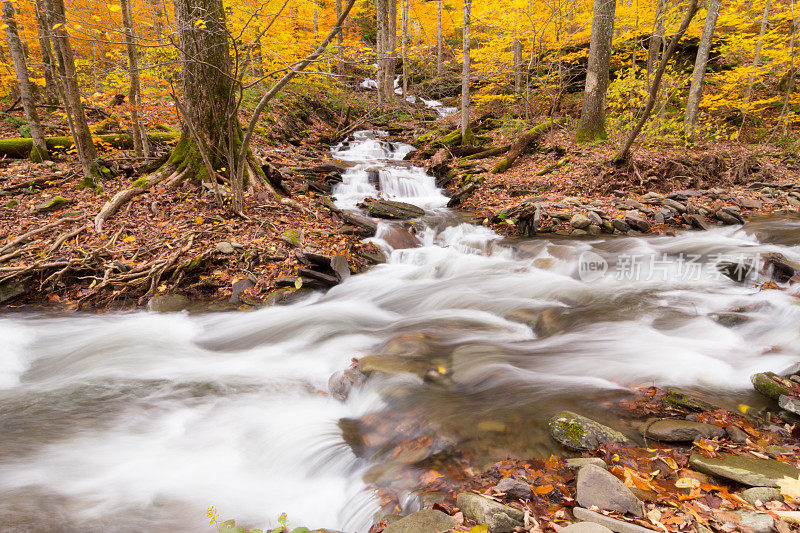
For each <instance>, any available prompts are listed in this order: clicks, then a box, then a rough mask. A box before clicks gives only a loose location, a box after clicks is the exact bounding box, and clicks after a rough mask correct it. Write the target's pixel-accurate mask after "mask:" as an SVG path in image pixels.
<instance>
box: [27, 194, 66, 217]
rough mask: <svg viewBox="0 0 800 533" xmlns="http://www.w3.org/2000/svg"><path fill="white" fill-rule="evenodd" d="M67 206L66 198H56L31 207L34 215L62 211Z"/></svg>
mask: <svg viewBox="0 0 800 533" xmlns="http://www.w3.org/2000/svg"><path fill="white" fill-rule="evenodd" d="M68 204H69V200H67V199H66V198H62V197H61V196H56V197H55V198H51V199H50V200H47V201H46V202H42V203H40V204H37V205H35V206H34V207H33V212H34V213H50V212H51V211H58V210H59V209H63V208H65V207H67V205H68Z"/></svg>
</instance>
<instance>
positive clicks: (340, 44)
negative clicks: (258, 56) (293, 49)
mask: <svg viewBox="0 0 800 533" xmlns="http://www.w3.org/2000/svg"><path fill="white" fill-rule="evenodd" d="M340 16H342V0H336V19H337V20H338V19H339V17H340ZM259 45H260V43H259ZM343 48H344V34H343V30H342V28H339V29H338V31H337V32H336V54H337V55H338V57H339V59H338V61H337V62H336V73H337V74H339V76H341V75H342V74H344V57H343V56H342V54H343V53H344V50H343Z"/></svg>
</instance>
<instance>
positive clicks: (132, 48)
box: [119, 0, 150, 157]
mask: <svg viewBox="0 0 800 533" xmlns="http://www.w3.org/2000/svg"><path fill="white" fill-rule="evenodd" d="M119 7H120V11H121V14H122V25H123V27H124V29H125V50H126V52H127V53H128V74H129V75H130V78H131V84H130V87H129V88H128V103H129V104H130V108H131V133H132V136H133V150H134V152H135V153H136V157H143V156H145V157H146V156H148V155H150V148H149V146H147V134H146V133H145V129H144V124H143V123H142V121H141V119H140V118H139V109H141V105H142V91H141V82H140V80H139V57H138V55H139V54H138V51H137V50H136V35H135V33H134V31H133V15H132V14H131V2H130V0H119Z"/></svg>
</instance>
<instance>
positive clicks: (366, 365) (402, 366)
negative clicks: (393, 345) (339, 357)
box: [358, 354, 429, 377]
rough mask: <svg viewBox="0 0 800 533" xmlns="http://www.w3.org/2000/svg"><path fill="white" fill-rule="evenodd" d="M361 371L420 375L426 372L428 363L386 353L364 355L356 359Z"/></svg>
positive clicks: (367, 373)
mask: <svg viewBox="0 0 800 533" xmlns="http://www.w3.org/2000/svg"><path fill="white" fill-rule="evenodd" d="M358 366H359V368H360V369H361V371H362V372H363V373H364V374H366V375H370V374H371V373H373V372H383V373H384V374H416V375H418V376H420V377H423V376H425V374H426V373H427V372H428V366H429V365H428V363H427V362H425V361H421V360H418V359H409V358H404V357H398V356H394V355H387V354H375V355H366V356H364V357H362V358H361V359H359V360H358Z"/></svg>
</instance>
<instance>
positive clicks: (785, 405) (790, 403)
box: [778, 394, 800, 415]
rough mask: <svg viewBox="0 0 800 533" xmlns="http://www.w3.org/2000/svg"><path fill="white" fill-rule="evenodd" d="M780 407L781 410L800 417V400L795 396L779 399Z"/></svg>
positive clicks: (781, 396) (784, 396)
mask: <svg viewBox="0 0 800 533" xmlns="http://www.w3.org/2000/svg"><path fill="white" fill-rule="evenodd" d="M778 405H779V406H780V408H781V409H785V410H787V411H789V412H790V413H794V414H796V415H800V399H797V398H795V397H794V396H786V395H783V394H782V395H780V396H779V397H778Z"/></svg>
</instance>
